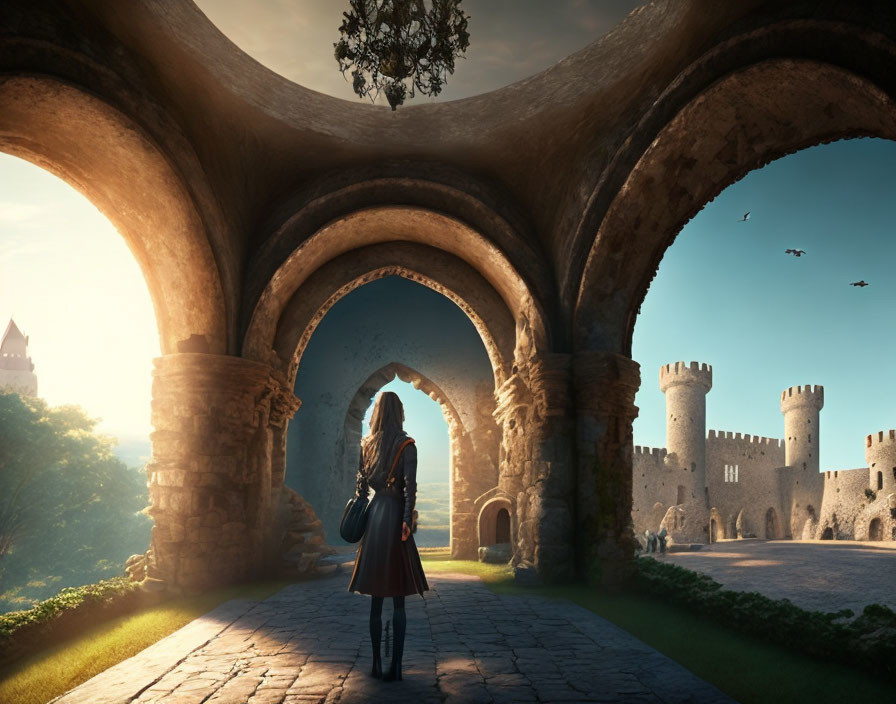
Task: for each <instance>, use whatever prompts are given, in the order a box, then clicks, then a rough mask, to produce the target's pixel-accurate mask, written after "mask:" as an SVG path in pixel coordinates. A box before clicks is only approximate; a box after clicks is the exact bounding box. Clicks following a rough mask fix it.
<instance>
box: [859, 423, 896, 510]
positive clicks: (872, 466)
mask: <svg viewBox="0 0 896 704" xmlns="http://www.w3.org/2000/svg"><path fill="white" fill-rule="evenodd" d="M865 461H866V462H867V463H868V481H869V484H868V486H869V487H870V488H871V489H872V490H874V491H876V492H877V494H878V496H884V497H886V496H888V495H889V494H892V493H894V492H896V430H882V431H880V432H879V433H873V434H872V435H869V436H868V437H867V438H865Z"/></svg>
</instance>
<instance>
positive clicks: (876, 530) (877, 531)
mask: <svg viewBox="0 0 896 704" xmlns="http://www.w3.org/2000/svg"><path fill="white" fill-rule="evenodd" d="M883 539H884V525H883V522H882V521H881V520H880V519H879V518H872V519H871V523H869V524H868V540H883Z"/></svg>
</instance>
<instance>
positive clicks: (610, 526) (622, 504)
mask: <svg viewBox="0 0 896 704" xmlns="http://www.w3.org/2000/svg"><path fill="white" fill-rule="evenodd" d="M639 370H640V367H639V365H638V364H637V362H634V361H633V360H631V359H629V358H628V357H624V356H622V355H618V354H614V353H612V352H601V351H595V352H579V353H577V354H576V355H575V356H574V359H573V377H574V387H575V405H576V414H577V429H576V432H577V454H578V482H577V483H578V486H577V492H576V493H577V513H576V538H577V554H578V562H579V570H580V572H581V574H582V575H583V576H584V577H585V578H586V579H587V580H588V581H589V582H591V583H597V582H600V583H602V584H605V585H608V586H617V585H619V584H621V583H622V582H624V581H625V579H626V578H627V577H628V576H629V575H630V574H631V570H632V568H633V565H634V563H633V562H632V558H633V557H634V552H635V538H634V533H633V529H632V450H633V448H632V423H633V422H634V420H635V418H636V417H637V416H638V408H637V406H635V393H636V392H637V390H638V387H639V385H640V383H641V375H640V371H639Z"/></svg>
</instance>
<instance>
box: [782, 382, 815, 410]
mask: <svg viewBox="0 0 896 704" xmlns="http://www.w3.org/2000/svg"><path fill="white" fill-rule="evenodd" d="M805 406H809V407H814V408H815V410H816V411H820V410H821V409H822V408H824V387H823V386H819V385H817V384H816V385H815V386H814V387H813V386H811V385H809V384H806V385H805V386H791V387H790V388H789V389H787V390H785V391H782V392H781V413H787V412H788V411H790V410H793V409H794V408H802V407H805Z"/></svg>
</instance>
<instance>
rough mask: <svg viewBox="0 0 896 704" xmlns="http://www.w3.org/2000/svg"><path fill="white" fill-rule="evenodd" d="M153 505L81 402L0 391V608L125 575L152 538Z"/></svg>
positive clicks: (141, 480)
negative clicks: (54, 402) (57, 402)
mask: <svg viewBox="0 0 896 704" xmlns="http://www.w3.org/2000/svg"><path fill="white" fill-rule="evenodd" d="M147 503H148V495H147V489H146V475H145V473H144V472H143V471H142V470H140V469H137V468H128V467H127V466H126V465H125V464H124V463H123V462H121V461H120V460H118V459H117V458H115V457H114V456H113V454H112V441H111V439H110V438H107V437H105V436H103V435H100V434H98V433H97V432H96V421H95V420H93V419H91V418H89V417H87V415H86V414H85V413H84V411H83V410H82V409H80V408H78V407H76V406H58V407H50V406H49V405H48V404H47V403H46V401H44V400H42V399H39V398H23V397H21V396H19V395H18V394H7V393H0V611H8V610H11V609H26V608H29V607H31V606H33V605H35V604H36V603H37V602H38V601H40V600H41V599H47V598H48V597H51V596H52V595H53V594H55V593H56V592H57V591H58V590H59V588H60V587H62V586H71V585H78V584H86V583H91V582H97V581H98V580H101V579H107V578H110V577H114V576H115V575H119V574H121V573H122V571H123V568H124V561H125V560H126V559H127V558H128V556H129V555H132V554H134V553H139V552H143V551H144V550H145V549H146V546H147V545H148V544H149V539H150V529H151V525H152V521H151V520H150V519H149V517H148V516H146V515H144V514H142V513H140V511H141V510H142V509H143V508H144V507H145V506H146V505H147Z"/></svg>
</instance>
